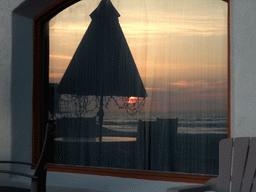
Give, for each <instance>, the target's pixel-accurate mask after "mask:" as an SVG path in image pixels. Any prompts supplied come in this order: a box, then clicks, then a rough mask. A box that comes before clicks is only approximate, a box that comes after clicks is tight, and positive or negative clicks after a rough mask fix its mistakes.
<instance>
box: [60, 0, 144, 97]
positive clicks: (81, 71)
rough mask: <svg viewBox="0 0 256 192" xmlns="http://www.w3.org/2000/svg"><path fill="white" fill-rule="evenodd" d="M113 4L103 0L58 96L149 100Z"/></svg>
mask: <svg viewBox="0 0 256 192" xmlns="http://www.w3.org/2000/svg"><path fill="white" fill-rule="evenodd" d="M119 16H120V15H119V13H118V12H117V10H116V9H115V7H114V6H113V5H112V3H111V2H110V0H102V1H101V2H100V4H99V6H98V7H97V8H96V9H95V10H94V11H93V12H92V13H91V14H90V17H91V19H92V21H91V23H90V25H89V27H88V29H87V31H86V33H85V35H84V36H83V38H82V41H81V42H80V44H79V46H78V48H77V50H76V52H75V54H74V56H73V58H72V60H71V62H70V64H69V66H68V68H67V70H66V72H65V74H64V76H63V78H62V79H61V81H60V83H59V86H58V93H59V94H75V95H85V96H89V95H95V96H126V97H131V96H134V97H144V98H145V97H146V96H147V93H146V90H145V88H144V85H143V83H142V80H141V78H140V75H139V72H138V69H137V67H136V65H135V62H134V59H133V57H132V54H131V51H130V49H129V47H128V44H127V42H126V39H125V37H124V34H123V32H122V29H121V27H120V24H119V21H118V17H119Z"/></svg>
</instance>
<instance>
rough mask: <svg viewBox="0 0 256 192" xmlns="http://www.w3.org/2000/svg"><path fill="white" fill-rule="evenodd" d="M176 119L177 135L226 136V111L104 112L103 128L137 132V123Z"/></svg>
mask: <svg viewBox="0 0 256 192" xmlns="http://www.w3.org/2000/svg"><path fill="white" fill-rule="evenodd" d="M157 118H165V119H172V118H178V130H177V132H178V134H179V133H180V134H184V133H186V134H227V126H228V124H227V121H228V117H227V112H226V111H182V112H159V111H156V112H144V111H143V112H138V113H137V114H135V115H129V114H128V113H127V112H126V111H122V110H117V111H106V112H105V114H104V121H103V126H104V127H105V128H108V129H110V130H114V131H127V132H137V128H138V121H139V120H143V121H154V120H156V119H157Z"/></svg>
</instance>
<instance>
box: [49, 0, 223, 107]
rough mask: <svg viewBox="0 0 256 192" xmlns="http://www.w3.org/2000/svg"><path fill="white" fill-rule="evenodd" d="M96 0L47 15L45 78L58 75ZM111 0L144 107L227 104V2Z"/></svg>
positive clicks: (68, 59) (75, 44)
mask: <svg viewBox="0 0 256 192" xmlns="http://www.w3.org/2000/svg"><path fill="white" fill-rule="evenodd" d="M99 2H100V0H95V1H87V0H83V1H81V2H79V3H77V4H75V5H73V6H71V7H69V8H68V9H66V10H64V11H63V12H61V13H60V14H59V15H57V16H56V17H55V18H53V19H52V20H51V21H50V82H55V83H58V82H59V81H60V79H61V77H62V75H63V73H64V72H65V70H66V68H67V66H68V64H69V62H70V60H71V58H72V56H73V54H74V52H75V50H76V48H77V46H78V44H79V43H80V41H81V38H82V37H83V35H84V33H85V31H86V29H87V27H88V25H89V23H90V22H91V18H90V17H89V14H90V13H91V12H92V11H93V10H94V9H95V8H96V7H97V6H98V4H99ZM111 2H112V3H113V5H114V6H115V7H116V9H117V11H118V12H119V13H120V15H121V16H120V17H119V21H120V25H121V27H122V30H123V32H124V35H125V37H126V40H127V42H128V45H129V47H130V50H131V52H132V55H133V57H134V60H135V63H136V65H137V68H138V70H139V73H140V75H141V78H142V80H143V83H144V86H145V88H146V90H147V92H148V98H147V102H146V107H145V108H146V109H149V108H152V109H153V110H169V109H170V108H172V109H173V110H192V109H194V110H197V109H198V110H201V109H204V108H207V107H211V108H214V109H225V108H226V107H227V106H226V98H227V3H225V2H223V1H221V0H182V1H181V0H179V1H177V0H157V1H153V0H150V1H148V0H129V1H126V0H123V1H121V0H112V1H111ZM205 103H207V104H205Z"/></svg>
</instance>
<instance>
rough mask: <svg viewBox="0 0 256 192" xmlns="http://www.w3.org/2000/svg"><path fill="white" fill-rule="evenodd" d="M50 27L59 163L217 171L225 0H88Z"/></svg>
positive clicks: (223, 103) (223, 131)
mask: <svg viewBox="0 0 256 192" xmlns="http://www.w3.org/2000/svg"><path fill="white" fill-rule="evenodd" d="M49 26H50V31H49V34H50V35H49V36H50V56H49V58H50V63H49V87H50V96H49V118H51V119H55V122H56V125H57V126H56V132H55V139H54V161H53V163H56V164H71V165H82V166H97V167H114V168H123V169H139V170H152V171H168V172H186V173H201V174H218V143H219V141H220V140H221V139H223V138H226V137H227V111H228V110H227V66H228V64H227V3H225V2H223V1H221V0H184V1H177V0H168V1H167V0H157V1H145V0H129V1H125V0H124V1H120V0H111V1H109V0H102V1H100V0H96V1H95V0H82V1H80V2H78V3H76V4H74V5H72V6H70V7H68V8H67V9H65V10H64V11H62V12H61V13H59V14H58V15H57V16H55V17H54V18H53V19H52V20H51V21H50V22H49Z"/></svg>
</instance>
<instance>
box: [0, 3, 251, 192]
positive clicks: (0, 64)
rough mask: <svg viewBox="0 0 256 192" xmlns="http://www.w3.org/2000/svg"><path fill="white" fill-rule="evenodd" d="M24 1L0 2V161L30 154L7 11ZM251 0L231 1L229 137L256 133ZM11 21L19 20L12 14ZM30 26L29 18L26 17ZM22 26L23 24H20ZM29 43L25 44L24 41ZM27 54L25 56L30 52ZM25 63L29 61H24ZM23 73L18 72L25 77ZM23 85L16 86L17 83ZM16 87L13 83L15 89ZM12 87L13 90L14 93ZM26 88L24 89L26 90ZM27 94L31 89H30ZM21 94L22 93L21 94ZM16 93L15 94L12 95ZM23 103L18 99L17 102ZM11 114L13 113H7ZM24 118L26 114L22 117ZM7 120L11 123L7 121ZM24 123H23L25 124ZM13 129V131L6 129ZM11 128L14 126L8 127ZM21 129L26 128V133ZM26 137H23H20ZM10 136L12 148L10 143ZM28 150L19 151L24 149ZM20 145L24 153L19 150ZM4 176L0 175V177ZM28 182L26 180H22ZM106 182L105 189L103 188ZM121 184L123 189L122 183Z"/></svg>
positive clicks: (91, 179)
mask: <svg viewBox="0 0 256 192" xmlns="http://www.w3.org/2000/svg"><path fill="white" fill-rule="evenodd" d="M22 1H23V0H1V6H0V26H1V28H0V109H1V112H0V141H1V142H0V159H10V157H11V148H12V149H13V151H20V152H21V153H14V155H13V158H14V159H20V158H21V159H22V160H27V159H30V155H31V150H30V149H31V145H30V144H31V139H30V138H31V132H30V131H29V130H31V127H30V124H29V123H28V122H27V121H26V118H28V117H30V116H31V114H32V111H31V103H30V101H29V100H30V98H31V82H30V80H31V78H28V79H27V81H26V79H23V80H24V82H20V80H19V78H18V77H19V76H16V75H15V77H12V78H11V54H12V51H11V50H12V47H11V46H12V41H11V38H12V36H11V11H12V10H13V9H14V8H16V7H17V6H18V5H19V4H20V3H21V2H22ZM255 8H256V1H255V0H231V10H230V11H231V18H230V22H231V28H230V29H231V53H230V54H231V55H230V56H231V136H232V137H240V136H256V127H255V123H256V118H255V114H256V101H255V95H256V75H255V74H256V73H255V72H256V65H255V63H254V62H255V61H256V54H255V51H256V47H255V44H256V34H255V31H256V22H255V21H256V13H255ZM16 19H19V17H18V16H17V17H16ZM27 22H28V23H27V24H28V25H29V21H27ZM24 25H26V23H24ZM27 43H30V42H27ZM27 54H30V53H29V52H28V53H27ZM28 65H29V64H28ZM13 67H14V68H13V70H14V71H13V72H14V73H13V74H15V72H17V73H18V72H20V73H22V72H24V74H25V73H30V72H31V69H30V70H27V69H26V68H25V69H26V71H25V69H23V70H24V71H19V70H22V69H17V68H15V66H13ZM24 74H23V76H24ZM11 80H12V86H14V87H13V89H12V94H13V93H16V94H19V93H20V94H22V97H24V99H25V100H24V101H22V99H21V97H19V98H20V99H19V101H16V100H15V97H14V98H13V99H14V101H16V107H17V106H20V107H19V109H12V112H11V107H10V92H11ZM22 84H23V85H24V86H23V87H19V86H17V85H22ZM15 86H16V87H15ZM13 91H14V92H13ZM26 92H28V93H26ZM29 92H30V93H29ZM26 94H28V95H27V97H26ZM14 95H15V94H14ZM21 101H22V102H21ZM17 102H21V103H17ZM11 113H16V116H19V113H20V114H21V115H20V116H19V117H20V119H16V120H14V121H13V120H12V121H11ZM12 116H13V114H12ZM23 117H25V118H23ZM19 121H21V122H20V123H21V124H23V123H25V125H24V124H23V128H24V127H26V128H25V129H27V131H28V132H27V134H25V135H20V134H19V133H21V132H16V130H19V128H18V127H17V126H18V122H19ZM11 122H12V123H11ZM26 123H27V124H26ZM11 127H12V129H11ZM14 127H16V128H15V129H13V128H14ZM25 132H26V131H25ZM24 139H25V140H24ZM12 140H13V143H12V146H11V141H12ZM25 148H26V149H27V150H24V149H25ZM22 149H23V151H22ZM2 177H3V176H2V175H0V180H1V178H2ZM48 180H49V182H48V184H50V185H57V186H66V187H67V186H70V187H72V186H79V187H85V188H92V189H97V190H102V191H120V190H121V191H135V189H139V190H138V191H164V190H163V189H165V188H167V186H168V187H169V186H177V185H182V184H181V183H172V182H158V181H143V180H133V179H121V178H120V179H119V178H113V177H100V176H88V175H79V174H60V173H50V174H48ZM24 181H26V182H27V180H24ZM106 186H107V187H106ZM124 186H125V187H124Z"/></svg>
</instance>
